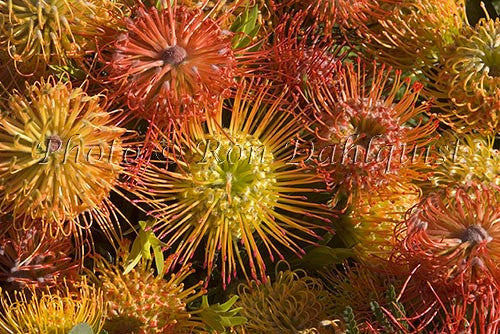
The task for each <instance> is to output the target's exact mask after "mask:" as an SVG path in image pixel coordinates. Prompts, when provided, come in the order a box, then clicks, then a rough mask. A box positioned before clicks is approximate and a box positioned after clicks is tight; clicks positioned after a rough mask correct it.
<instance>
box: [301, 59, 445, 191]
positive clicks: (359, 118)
mask: <svg viewBox="0 0 500 334" xmlns="http://www.w3.org/2000/svg"><path fill="white" fill-rule="evenodd" d="M337 73H338V79H337V80H336V83H335V85H333V86H332V85H328V84H323V85H320V86H318V87H312V89H311V90H310V94H309V95H310V96H311V97H312V108H313V111H312V113H313V116H314V118H315V121H314V123H313V124H312V125H310V126H309V129H310V130H311V132H312V133H313V134H314V137H315V139H314V141H313V144H314V146H312V145H310V146H311V147H308V149H309V150H310V151H311V154H309V156H308V157H307V159H305V161H304V163H305V164H307V165H308V166H309V167H310V168H313V169H315V170H316V171H317V173H318V174H319V175H321V176H322V177H323V178H324V180H325V182H326V183H327V185H328V186H329V188H331V189H332V190H333V191H335V192H336V193H337V194H343V195H345V194H347V193H350V195H349V196H350V197H351V198H352V195H356V192H358V191H378V190H381V189H383V188H384V187H385V186H387V185H388V184H390V183H398V182H401V181H404V182H408V181H409V180H413V179H418V178H420V177H421V174H420V173H419V172H417V171H415V170H414V168H415V166H419V165H420V164H422V163H425V161H422V159H421V158H415V157H416V156H417V154H416V152H418V154H421V153H420V149H421V148H422V147H423V146H424V145H426V144H427V143H428V142H429V140H430V139H431V135H432V134H433V132H434V130H435V128H436V123H435V122H434V121H432V120H429V121H427V122H426V123H425V121H424V120H423V119H422V117H421V115H420V114H422V113H423V112H425V111H426V110H427V105H426V104H421V105H417V98H418V95H419V91H420V90H421V88H422V85H421V84H420V83H415V84H413V85H410V82H409V79H405V80H402V79H401V72H399V71H396V72H395V73H393V72H392V71H391V70H390V69H386V68H385V66H382V67H380V68H377V67H376V65H375V64H373V69H372V71H370V72H368V71H367V70H366V68H365V65H364V64H361V63H360V61H359V60H358V63H357V65H354V64H351V63H348V64H346V65H338V70H337ZM400 91H403V94H402V96H401V97H400V98H397V97H396V94H397V93H398V92H400ZM386 92H387V93H386ZM412 119H413V120H414V121H415V122H416V125H413V126H412V125H410V124H409V123H408V122H409V121H410V120H412ZM304 145H305V144H304ZM411 152H413V154H410V153H411ZM310 157H312V158H311V159H309V158H310ZM308 160H309V161H308Z"/></svg>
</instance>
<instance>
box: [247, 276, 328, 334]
mask: <svg viewBox="0 0 500 334" xmlns="http://www.w3.org/2000/svg"><path fill="white" fill-rule="evenodd" d="M238 295H239V297H240V300H239V301H238V305H239V306H240V307H242V311H241V315H243V316H244V317H245V318H247V323H246V324H245V325H244V327H245V329H246V330H248V333H262V334H266V333H269V334H271V333H298V332H300V331H302V330H306V329H308V328H311V327H318V325H319V323H320V322H321V321H322V320H325V319H327V318H328V316H330V315H331V314H330V312H329V311H330V305H331V303H330V299H329V294H328V292H327V291H326V290H325V289H324V288H323V285H322V283H321V281H320V280H318V279H316V278H312V277H309V276H307V275H305V274H304V273H302V272H299V271H296V272H294V271H290V270H287V271H284V272H283V271H280V272H279V273H277V275H276V278H275V279H274V280H267V281H266V282H265V283H262V284H259V283H257V282H255V281H252V282H250V283H248V284H245V285H240V286H239V288H238Z"/></svg>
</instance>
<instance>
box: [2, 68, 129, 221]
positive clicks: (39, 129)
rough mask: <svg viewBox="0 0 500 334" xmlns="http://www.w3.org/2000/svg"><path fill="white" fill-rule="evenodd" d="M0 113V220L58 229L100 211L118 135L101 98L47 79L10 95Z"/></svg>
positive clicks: (117, 156)
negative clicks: (8, 217) (0, 216)
mask: <svg viewBox="0 0 500 334" xmlns="http://www.w3.org/2000/svg"><path fill="white" fill-rule="evenodd" d="M1 111H2V115H1V116H0V125H1V128H0V179H1V180H2V183H1V187H0V196H1V200H0V209H1V211H2V212H8V213H12V214H13V215H14V216H15V217H20V216H24V217H27V219H28V220H30V219H31V218H33V219H42V220H44V221H45V222H49V223H50V222H55V223H56V224H59V225H62V224H63V222H64V221H66V220H70V221H74V220H77V216H78V215H80V214H82V213H83V212H85V211H92V210H99V208H100V207H102V203H103V202H104V201H105V200H106V198H107V197H108V195H109V193H110V191H111V190H112V189H114V188H115V186H116V184H117V182H118V181H117V178H118V175H119V173H120V172H121V171H122V168H121V166H120V163H121V155H122V144H121V138H122V135H123V134H124V133H125V129H123V128H119V127H117V126H115V125H114V122H115V118H114V117H113V114H112V113H108V112H107V111H106V110H105V109H104V101H103V99H102V97H101V96H99V95H96V96H89V95H87V94H86V93H85V92H84V91H83V90H82V89H81V88H73V87H72V86H71V83H62V82H59V81H56V80H55V79H54V78H49V79H48V80H46V81H44V80H42V81H41V82H37V83H35V84H33V85H31V86H27V87H26V91H25V92H24V93H23V94H21V93H20V92H14V93H13V94H12V95H11V96H10V97H9V98H8V101H7V102H6V103H5V104H4V105H2V106H1ZM82 224H84V222H82ZM74 227H75V226H73V228H74Z"/></svg>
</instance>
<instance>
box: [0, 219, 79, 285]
mask: <svg viewBox="0 0 500 334" xmlns="http://www.w3.org/2000/svg"><path fill="white" fill-rule="evenodd" d="M2 220H3V221H2V224H3V225H4V227H3V228H4V232H3V235H2V236H1V237H0V282H1V284H2V285H4V286H8V287H9V289H10V287H12V288H24V287H36V288H40V287H44V286H48V287H53V286H55V285H56V282H57V280H61V279H62V278H65V279H66V280H67V281H68V282H71V281H74V280H76V279H77V276H78V268H79V264H78V263H77V261H76V260H75V258H74V257H73V256H74V253H75V251H74V245H73V243H72V241H71V239H70V238H64V237H53V236H51V235H50V234H49V233H46V231H44V230H42V229H41V228H40V227H37V225H36V222H34V223H33V224H32V225H31V226H30V227H29V228H28V229H22V228H19V227H18V226H15V225H12V224H8V225H9V227H8V228H7V230H6V231H5V229H6V228H5V225H7V223H11V222H9V221H5V220H6V218H5V217H4V218H3V219H2Z"/></svg>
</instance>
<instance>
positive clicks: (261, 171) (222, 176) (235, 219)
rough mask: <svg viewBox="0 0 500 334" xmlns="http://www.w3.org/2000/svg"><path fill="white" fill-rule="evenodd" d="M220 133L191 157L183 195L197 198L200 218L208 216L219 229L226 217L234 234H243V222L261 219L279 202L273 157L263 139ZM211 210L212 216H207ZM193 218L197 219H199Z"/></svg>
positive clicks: (209, 221)
mask: <svg viewBox="0 0 500 334" xmlns="http://www.w3.org/2000/svg"><path fill="white" fill-rule="evenodd" d="M232 139H233V141H234V142H232V141H230V140H229V139H228V138H227V137H224V136H220V135H219V136H217V137H214V138H212V139H210V140H206V141H205V142H203V143H202V144H201V145H199V148H200V150H199V152H198V153H196V154H194V156H192V157H190V159H189V169H190V174H191V180H192V183H193V184H191V185H189V186H188V187H186V188H185V190H184V191H183V192H182V193H181V194H180V196H182V198H196V199H197V200H196V202H197V203H199V205H197V206H196V207H194V208H193V211H194V212H195V213H194V215H195V217H196V218H197V220H198V221H201V220H204V219H207V222H208V223H209V225H210V226H211V227H213V228H217V226H218V222H219V221H220V218H221V217H224V220H225V222H226V224H228V226H229V228H230V230H231V231H232V233H233V236H235V237H237V238H238V237H239V236H240V234H241V222H242V221H245V222H260V221H262V220H263V219H265V217H261V215H262V213H263V212H266V209H271V208H272V207H273V206H274V205H275V203H276V201H277V196H276V193H277V192H276V190H275V189H273V187H274V185H275V183H276V179H275V178H274V176H273V166H272V164H273V161H274V157H273V155H272V153H271V152H270V150H268V149H267V148H266V147H265V146H264V145H263V144H262V142H260V141H259V140H258V139H256V138H255V137H253V136H251V135H248V134H240V135H233V136H232ZM207 213H209V217H208V218H207V217H206V215H207ZM197 220H194V221H197Z"/></svg>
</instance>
